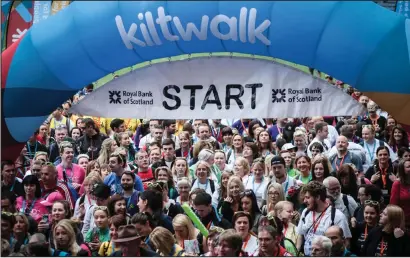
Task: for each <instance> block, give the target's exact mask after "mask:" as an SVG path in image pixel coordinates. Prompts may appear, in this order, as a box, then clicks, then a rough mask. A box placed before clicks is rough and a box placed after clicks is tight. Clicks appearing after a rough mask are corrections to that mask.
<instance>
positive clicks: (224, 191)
mask: <svg viewBox="0 0 410 258" xmlns="http://www.w3.org/2000/svg"><path fill="white" fill-rule="evenodd" d="M231 176H233V172H232V171H230V170H225V171H223V172H222V175H221V187H220V188H219V190H218V191H215V192H214V193H213V194H212V204H213V205H215V206H218V203H219V202H220V201H221V200H224V199H225V198H226V197H227V196H228V181H229V178H230V177H231Z"/></svg>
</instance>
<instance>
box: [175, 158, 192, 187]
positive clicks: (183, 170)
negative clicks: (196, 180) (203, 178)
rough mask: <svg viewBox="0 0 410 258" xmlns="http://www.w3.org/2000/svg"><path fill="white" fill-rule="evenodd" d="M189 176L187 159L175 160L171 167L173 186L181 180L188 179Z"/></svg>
mask: <svg viewBox="0 0 410 258" xmlns="http://www.w3.org/2000/svg"><path fill="white" fill-rule="evenodd" d="M190 176H191V175H190V173H189V169H188V162H187V159H186V158H181V157H177V158H175V161H174V165H173V166H172V177H173V179H174V184H175V185H176V184H177V183H178V182H179V180H181V178H184V177H185V178H190Z"/></svg>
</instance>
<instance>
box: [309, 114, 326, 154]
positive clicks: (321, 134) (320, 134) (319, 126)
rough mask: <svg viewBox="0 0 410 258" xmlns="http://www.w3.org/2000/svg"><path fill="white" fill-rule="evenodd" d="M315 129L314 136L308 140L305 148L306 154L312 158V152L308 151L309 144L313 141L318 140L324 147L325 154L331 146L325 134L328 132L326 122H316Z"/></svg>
mask: <svg viewBox="0 0 410 258" xmlns="http://www.w3.org/2000/svg"><path fill="white" fill-rule="evenodd" d="M315 131H316V137H315V138H314V139H313V140H312V141H311V142H310V144H309V146H308V148H307V154H308V156H309V157H310V158H312V153H311V151H310V146H311V145H312V144H313V143H314V142H319V143H320V144H322V146H323V149H324V154H327V152H328V151H329V150H330V148H331V144H330V142H329V140H328V139H327V136H328V134H329V131H328V124H327V123H326V122H318V123H316V124H315Z"/></svg>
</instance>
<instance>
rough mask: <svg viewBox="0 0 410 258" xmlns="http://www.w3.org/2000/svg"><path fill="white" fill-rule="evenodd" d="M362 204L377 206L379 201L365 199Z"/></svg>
mask: <svg viewBox="0 0 410 258" xmlns="http://www.w3.org/2000/svg"><path fill="white" fill-rule="evenodd" d="M364 205H371V206H379V202H378V201H373V200H366V201H364Z"/></svg>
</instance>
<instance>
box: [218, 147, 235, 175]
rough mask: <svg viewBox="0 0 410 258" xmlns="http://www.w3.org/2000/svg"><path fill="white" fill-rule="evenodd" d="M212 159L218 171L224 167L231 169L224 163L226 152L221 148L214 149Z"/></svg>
mask: <svg viewBox="0 0 410 258" xmlns="http://www.w3.org/2000/svg"><path fill="white" fill-rule="evenodd" d="M214 159H215V160H214V163H215V165H216V166H217V167H218V168H219V170H220V171H224V170H225V169H232V166H230V165H229V164H227V163H226V162H227V160H226V154H225V152H223V151H222V150H215V155H214Z"/></svg>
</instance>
